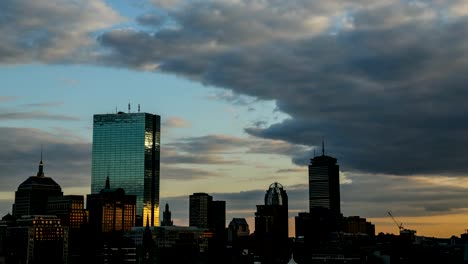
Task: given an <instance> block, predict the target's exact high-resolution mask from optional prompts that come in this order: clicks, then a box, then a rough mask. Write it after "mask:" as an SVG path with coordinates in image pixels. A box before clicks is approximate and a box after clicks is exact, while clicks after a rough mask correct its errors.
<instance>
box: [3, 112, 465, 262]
mask: <svg viewBox="0 0 468 264" xmlns="http://www.w3.org/2000/svg"><path fill="white" fill-rule="evenodd" d="M160 125H161V123H160V117H159V116H158V115H153V114H148V113H140V112H138V113H124V112H118V113H115V114H103V115H95V116H94V123H93V147H92V172H91V193H90V194H88V195H87V196H86V205H85V202H84V201H85V199H84V196H81V195H64V194H63V192H62V189H61V187H60V185H59V184H57V183H56V182H55V181H54V180H53V179H52V178H50V177H47V176H46V173H45V171H44V163H43V161H42V153H41V160H40V163H39V168H38V172H37V174H36V175H35V176H30V177H29V178H27V179H26V180H25V181H24V182H23V183H21V184H20V185H19V186H18V189H17V191H16V192H15V202H14V204H13V205H12V214H7V215H6V216H4V217H3V218H2V220H1V221H0V256H1V258H2V260H4V262H5V263H15V264H16V263H52V264H55V263H57V264H58V263H288V262H289V263H415V262H417V263H420V260H433V261H434V260H436V261H439V263H463V261H465V260H467V259H465V258H467V257H466V256H468V254H465V253H466V252H465V251H464V250H465V248H468V246H467V244H466V243H467V242H466V241H467V239H466V238H467V237H468V235H463V236H462V237H461V238H456V237H452V238H451V239H450V240H442V239H431V238H424V237H416V236H415V231H412V230H407V229H404V230H403V229H402V234H401V235H400V236H395V235H389V234H379V235H377V236H375V227H374V225H373V224H372V223H370V222H368V221H366V219H365V218H362V217H359V216H348V217H346V216H343V215H342V213H341V208H340V185H339V165H338V164H337V159H336V158H333V157H331V156H327V155H325V148H324V146H323V145H322V154H321V155H318V156H315V157H313V158H312V159H311V163H310V165H309V179H308V180H309V210H308V211H305V212H300V213H298V215H297V216H295V219H294V221H295V237H294V238H290V237H289V235H288V234H289V228H290V227H289V221H288V220H289V217H288V195H287V192H286V189H285V188H284V187H283V185H281V184H280V183H278V182H274V183H272V184H271V185H270V186H269V187H268V189H267V190H266V193H265V196H264V197H263V198H264V201H263V203H262V204H259V205H257V208H256V212H255V214H254V217H255V231H254V232H253V233H251V232H250V227H249V225H248V223H247V221H246V219H244V218H233V219H232V220H231V221H230V222H229V224H228V225H227V227H226V201H219V200H213V196H211V195H209V194H207V193H193V194H192V195H190V196H189V197H188V200H189V226H175V225H174V224H173V221H172V219H171V211H170V207H169V205H168V204H166V205H165V208H164V211H163V212H162V216H163V217H162V221H160V219H159V215H160V202H159V201H160V199H159V191H160V188H159V182H160ZM322 144H323V143H322ZM259 198H260V199H261V197H259ZM463 256H465V258H464V257H463ZM447 260H449V261H448V262H447ZM431 263H432V262H431Z"/></svg>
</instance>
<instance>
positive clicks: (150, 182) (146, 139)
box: [91, 112, 161, 226]
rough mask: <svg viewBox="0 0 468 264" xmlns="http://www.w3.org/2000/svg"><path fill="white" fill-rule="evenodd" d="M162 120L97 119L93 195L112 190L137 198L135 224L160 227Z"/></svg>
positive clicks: (155, 117)
mask: <svg viewBox="0 0 468 264" xmlns="http://www.w3.org/2000/svg"><path fill="white" fill-rule="evenodd" d="M160 128H161V118H160V116H158V115H153V114H148V113H123V112H119V113H118V114H102V115H94V120H93V157H92V169H91V170H92V171H91V193H92V194H96V193H99V192H100V191H101V189H103V188H104V186H105V183H106V178H107V177H108V176H109V179H110V182H111V185H112V186H111V187H112V188H123V189H124V190H125V193H126V194H129V195H136V197H137V200H136V209H137V210H136V214H137V219H136V224H137V225H142V224H143V222H146V218H147V217H148V218H149V221H150V223H151V225H152V226H154V225H159V171H160V169H159V160H160V139H161V133H160V131H161V129H160Z"/></svg>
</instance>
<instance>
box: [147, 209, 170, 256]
mask: <svg viewBox="0 0 468 264" xmlns="http://www.w3.org/2000/svg"><path fill="white" fill-rule="evenodd" d="M166 206H167V204H166ZM142 253H143V254H142V256H141V258H142V263H144V264H150V263H155V260H156V259H155V257H156V249H155V243H154V239H153V234H152V233H151V229H150V226H149V219H148V220H147V221H146V227H145V231H144V232H143V245H142Z"/></svg>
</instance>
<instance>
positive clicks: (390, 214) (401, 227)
mask: <svg viewBox="0 0 468 264" xmlns="http://www.w3.org/2000/svg"><path fill="white" fill-rule="evenodd" d="M387 213H388V215H389V216H390V217H391V218H392V220H393V222H395V224H396V225H397V226H398V229H400V232H401V231H403V230H404V229H405V228H404V227H403V223H399V224H398V222H397V221H396V220H395V218H394V217H393V215H392V213H390V211H388V212H387Z"/></svg>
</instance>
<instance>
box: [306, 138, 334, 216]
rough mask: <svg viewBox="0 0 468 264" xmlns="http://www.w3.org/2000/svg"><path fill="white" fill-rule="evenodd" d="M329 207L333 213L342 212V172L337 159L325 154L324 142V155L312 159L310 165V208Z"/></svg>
mask: <svg viewBox="0 0 468 264" xmlns="http://www.w3.org/2000/svg"><path fill="white" fill-rule="evenodd" d="M319 207H321V208H327V209H329V210H330V211H331V212H332V213H333V214H335V215H339V214H341V209H340V172H339V166H338V165H337V164H336V159H335V158H333V157H330V156H326V155H325V147H324V145H323V142H322V155H321V156H315V157H314V158H313V159H311V164H310V165H309V209H310V211H311V212H312V210H313V209H314V208H319Z"/></svg>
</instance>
